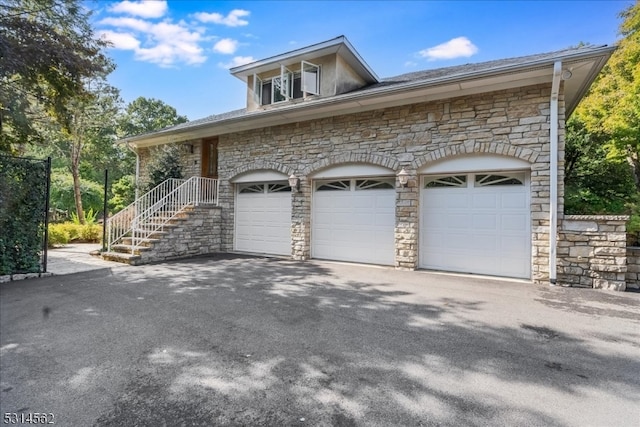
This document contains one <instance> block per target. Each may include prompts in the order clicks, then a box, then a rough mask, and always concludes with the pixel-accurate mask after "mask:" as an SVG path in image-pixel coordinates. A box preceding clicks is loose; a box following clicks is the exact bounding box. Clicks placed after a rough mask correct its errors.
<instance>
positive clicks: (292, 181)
mask: <svg viewBox="0 0 640 427" xmlns="http://www.w3.org/2000/svg"><path fill="white" fill-rule="evenodd" d="M289 187H291V189H292V190H295V191H298V190H300V178H298V177H297V176H295V175H294V174H291V176H290V177H289Z"/></svg>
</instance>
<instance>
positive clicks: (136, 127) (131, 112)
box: [119, 96, 187, 137]
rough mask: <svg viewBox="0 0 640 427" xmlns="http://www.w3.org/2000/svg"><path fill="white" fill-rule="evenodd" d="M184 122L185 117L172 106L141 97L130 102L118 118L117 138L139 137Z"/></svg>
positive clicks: (185, 120)
mask: <svg viewBox="0 0 640 427" xmlns="http://www.w3.org/2000/svg"><path fill="white" fill-rule="evenodd" d="M185 122H187V117H186V116H180V115H178V113H177V111H176V109H175V108H173V107H172V106H170V105H168V104H165V103H164V102H163V101H160V100H159V99H154V98H145V97H142V96H141V97H139V98H136V99H135V100H133V101H132V102H130V103H129V105H127V108H126V110H125V111H124V113H123V114H122V116H121V117H120V119H119V131H120V132H119V136H120V137H126V136H135V135H141V134H143V133H147V132H153V131H157V130H160V129H163V128H166V127H167V126H174V125H177V124H180V123H185Z"/></svg>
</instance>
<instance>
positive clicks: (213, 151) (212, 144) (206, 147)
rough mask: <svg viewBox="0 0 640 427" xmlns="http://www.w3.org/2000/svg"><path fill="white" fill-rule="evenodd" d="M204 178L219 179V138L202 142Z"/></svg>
mask: <svg viewBox="0 0 640 427" xmlns="http://www.w3.org/2000/svg"><path fill="white" fill-rule="evenodd" d="M200 163H201V164H202V176H203V177H205V178H213V179H218V137H217V136H216V137H214V138H207V139H203V140H202V161H201V162H200Z"/></svg>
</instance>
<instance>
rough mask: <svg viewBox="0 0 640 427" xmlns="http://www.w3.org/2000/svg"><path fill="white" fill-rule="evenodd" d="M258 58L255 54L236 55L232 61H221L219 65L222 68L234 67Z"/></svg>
mask: <svg viewBox="0 0 640 427" xmlns="http://www.w3.org/2000/svg"><path fill="white" fill-rule="evenodd" d="M255 61H256V59H255V58H254V57H253V56H234V57H233V59H232V60H231V62H227V63H226V64H225V63H222V62H219V63H218V66H219V67H221V68H227V69H229V68H233V67H239V66H241V65H245V64H250V63H252V62H255Z"/></svg>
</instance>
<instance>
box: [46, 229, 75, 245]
mask: <svg viewBox="0 0 640 427" xmlns="http://www.w3.org/2000/svg"><path fill="white" fill-rule="evenodd" d="M62 225H64V224H49V240H48V242H49V247H50V248H52V247H54V246H60V245H66V244H67V243H69V240H70V237H69V231H68V230H67V229H65V227H62Z"/></svg>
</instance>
